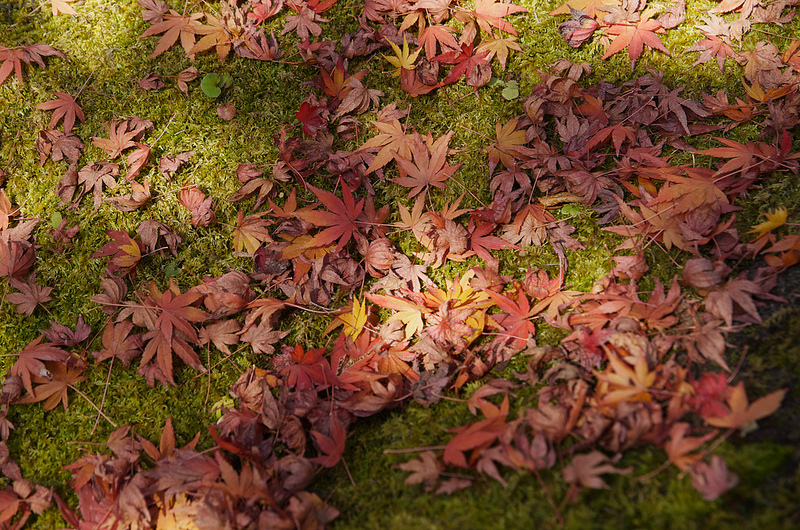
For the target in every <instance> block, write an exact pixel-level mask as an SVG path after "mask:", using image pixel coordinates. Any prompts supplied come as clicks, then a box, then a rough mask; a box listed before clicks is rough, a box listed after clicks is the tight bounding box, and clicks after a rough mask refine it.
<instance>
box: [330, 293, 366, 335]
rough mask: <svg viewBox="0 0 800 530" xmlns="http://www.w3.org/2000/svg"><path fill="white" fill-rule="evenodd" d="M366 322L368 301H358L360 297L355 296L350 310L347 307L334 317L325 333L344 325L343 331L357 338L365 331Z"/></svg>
mask: <svg viewBox="0 0 800 530" xmlns="http://www.w3.org/2000/svg"><path fill="white" fill-rule="evenodd" d="M366 323H367V303H366V302H364V303H361V302H359V301H358V298H353V304H352V305H351V307H350V310H349V311H347V308H346V307H345V311H344V312H343V313H340V314H339V315H337V316H336V318H334V319H333V322H331V323H330V324H329V325H328V327H327V328H325V332H324V333H325V334H327V333H329V332H330V331H331V330H334V329H336V328H337V327H339V326H342V325H343V326H344V329H343V333H344V334H345V335H347V336H348V337H350V338H352V339H353V340H355V339H356V337H358V336H359V335H360V334H361V332H362V331H364V325H365V324H366Z"/></svg>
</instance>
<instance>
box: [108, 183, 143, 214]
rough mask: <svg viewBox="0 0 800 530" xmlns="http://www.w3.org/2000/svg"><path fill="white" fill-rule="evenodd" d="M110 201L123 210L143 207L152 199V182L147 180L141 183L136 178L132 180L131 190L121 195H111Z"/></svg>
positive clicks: (128, 210) (127, 210) (129, 210)
mask: <svg viewBox="0 0 800 530" xmlns="http://www.w3.org/2000/svg"><path fill="white" fill-rule="evenodd" d="M106 200H107V201H110V202H111V204H113V205H114V206H115V207H116V208H117V209H118V210H120V211H122V212H132V211H134V210H137V209H139V208H141V207H142V206H143V205H144V204H145V203H146V202H147V201H149V200H150V183H149V182H147V181H146V180H145V181H144V184H139V183H138V182H136V181H135V180H132V181H131V192H130V193H127V194H125V195H120V196H119V197H110V198H108V199H106Z"/></svg>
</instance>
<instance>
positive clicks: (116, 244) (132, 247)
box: [92, 230, 145, 276]
mask: <svg viewBox="0 0 800 530" xmlns="http://www.w3.org/2000/svg"><path fill="white" fill-rule="evenodd" d="M106 235H107V236H108V237H110V238H111V241H109V242H108V243H106V244H105V245H103V246H102V247H100V248H99V249H98V250H97V252H95V253H94V254H92V257H93V258H102V257H105V256H111V261H110V262H109V264H108V272H110V273H111V274H114V273H115V272H117V271H122V276H125V275H126V274H128V273H130V272H132V271H133V270H134V269H135V268H136V265H137V264H138V263H139V260H140V259H141V258H142V252H144V250H145V248H144V245H143V244H142V242H141V241H136V240H135V239H133V238H132V237H131V236H130V235H128V232H126V231H124V230H106Z"/></svg>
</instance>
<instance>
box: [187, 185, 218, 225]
mask: <svg viewBox="0 0 800 530" xmlns="http://www.w3.org/2000/svg"><path fill="white" fill-rule="evenodd" d="M213 200H214V198H213V197H206V195H205V193H203V192H202V191H200V189H198V188H197V186H195V185H194V184H186V185H184V186H183V188H181V193H180V195H178V202H180V203H181V205H183V206H184V207H185V208H187V209H188V210H189V211H190V212H192V225H193V226H208V225H210V224H211V223H212V222H214V219H216V215H214V210H212V209H211V204H212V202H213Z"/></svg>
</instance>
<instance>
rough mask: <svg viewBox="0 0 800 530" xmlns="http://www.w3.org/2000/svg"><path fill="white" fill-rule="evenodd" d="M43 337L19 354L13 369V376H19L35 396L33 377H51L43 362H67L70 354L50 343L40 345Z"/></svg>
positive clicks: (32, 342)
mask: <svg viewBox="0 0 800 530" xmlns="http://www.w3.org/2000/svg"><path fill="white" fill-rule="evenodd" d="M42 338H43V337H41V336H40V337H39V338H38V339H35V340H33V341H31V342H30V343H29V344H28V345H27V346H25V348H24V349H23V350H22V351H21V352H19V357H18V358H17V362H15V363H14V366H12V367H11V372H10V373H11V375H17V376H20V377H21V378H22V384H23V386H24V387H25V389H26V390H27V391H28V392H29V393H30V394H33V386H32V384H31V376H33V377H44V378H48V377H50V375H51V374H50V370H48V369H47V368H46V367H45V365H44V362H43V361H58V362H61V363H63V362H66V361H67V359H69V358H70V357H69V354H68V353H67V352H65V351H64V350H62V349H61V348H57V347H55V346H54V345H53V344H52V343H50V342H45V343H44V344H40V343H41V341H42Z"/></svg>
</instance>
